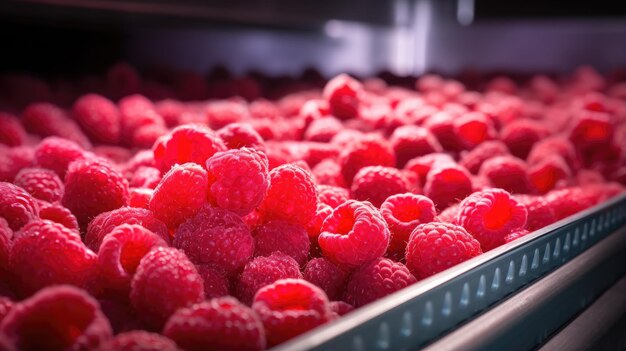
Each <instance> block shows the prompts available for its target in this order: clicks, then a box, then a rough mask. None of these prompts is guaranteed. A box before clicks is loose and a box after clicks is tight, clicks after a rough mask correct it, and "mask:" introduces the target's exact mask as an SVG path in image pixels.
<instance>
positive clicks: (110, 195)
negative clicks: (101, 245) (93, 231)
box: [62, 158, 129, 227]
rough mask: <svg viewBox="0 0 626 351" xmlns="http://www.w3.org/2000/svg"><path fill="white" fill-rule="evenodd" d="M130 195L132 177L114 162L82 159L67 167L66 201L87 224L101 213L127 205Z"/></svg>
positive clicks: (80, 219) (78, 218)
mask: <svg viewBox="0 0 626 351" xmlns="http://www.w3.org/2000/svg"><path fill="white" fill-rule="evenodd" d="M128 196H129V195H128V181H127V180H126V178H124V176H123V175H122V174H120V173H119V172H118V171H117V170H116V169H115V168H114V167H113V166H112V165H111V164H109V163H108V162H106V161H104V160H102V159H95V158H91V159H79V160H76V161H74V162H72V163H71V164H70V166H69V168H68V170H67V175H66V177H65V193H64V194H63V199H62V203H63V206H65V207H67V208H68V209H69V210H70V211H72V213H73V214H74V215H75V216H76V219H77V220H78V224H80V226H81V227H86V226H87V224H89V222H90V221H91V220H92V219H93V218H94V217H95V216H97V215H99V214H100V213H102V212H106V211H111V210H114V209H117V208H120V207H122V206H125V205H126V204H127V203H128Z"/></svg>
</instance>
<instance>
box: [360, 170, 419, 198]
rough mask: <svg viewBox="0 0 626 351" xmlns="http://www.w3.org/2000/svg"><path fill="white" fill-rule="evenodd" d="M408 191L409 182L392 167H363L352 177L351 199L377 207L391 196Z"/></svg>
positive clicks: (400, 172)
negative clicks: (367, 202)
mask: <svg viewBox="0 0 626 351" xmlns="http://www.w3.org/2000/svg"><path fill="white" fill-rule="evenodd" d="M407 191H409V181H408V180H407V179H406V177H405V176H404V174H403V173H402V171H400V170H398V169H397V168H392V167H382V166H369V167H363V168H361V170H359V172H358V173H357V174H356V175H355V176H354V180H353V182H352V187H351V191H350V192H351V195H352V198H353V199H355V200H359V201H369V202H371V203H372V204H373V205H374V206H376V207H379V206H380V205H381V204H382V203H383V201H385V199H387V198H388V197H389V196H391V195H395V194H400V193H405V192H407Z"/></svg>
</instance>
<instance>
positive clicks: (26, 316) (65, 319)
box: [0, 286, 113, 351]
mask: <svg viewBox="0 0 626 351" xmlns="http://www.w3.org/2000/svg"><path fill="white" fill-rule="evenodd" d="M0 330H1V331H2V334H3V335H4V336H6V338H7V339H8V340H9V341H10V342H11V344H12V345H14V346H15V348H16V349H19V350H25V351H26V350H94V349H97V348H98V346H100V345H101V344H102V343H104V342H105V341H106V340H107V339H109V338H110V337H112V336H113V331H112V330H111V326H110V325H109V321H108V320H107V319H106V317H105V316H104V314H102V311H101V310H100V306H98V302H97V301H96V300H94V299H93V298H92V297H91V296H89V295H88V294H87V293H86V292H84V291H82V290H80V289H76V288H74V287H71V286H55V287H50V288H47V289H44V290H41V291H40V292H38V293H37V294H35V295H33V296H32V297H30V298H29V299H26V300H24V301H22V302H20V303H19V304H16V305H15V306H14V307H13V309H12V310H11V312H9V314H8V315H7V316H6V317H5V318H4V320H3V321H2V324H1V325H0Z"/></svg>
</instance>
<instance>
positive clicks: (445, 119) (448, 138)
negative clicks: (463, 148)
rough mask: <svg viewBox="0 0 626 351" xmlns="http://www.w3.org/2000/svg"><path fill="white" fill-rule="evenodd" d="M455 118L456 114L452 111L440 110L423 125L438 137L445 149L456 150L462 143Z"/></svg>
mask: <svg viewBox="0 0 626 351" xmlns="http://www.w3.org/2000/svg"><path fill="white" fill-rule="evenodd" d="M454 120H455V115H453V114H452V113H450V112H447V111H440V112H437V113H435V114H433V115H431V116H430V117H429V118H428V119H427V120H426V121H425V122H424V124H423V125H422V126H423V127H424V128H426V129H428V130H429V131H430V132H431V133H432V134H433V135H434V136H435V137H436V138H437V140H438V141H439V143H440V144H441V146H443V148H444V150H447V151H456V150H458V149H460V145H459V140H458V139H457V136H456V132H455V130H454Z"/></svg>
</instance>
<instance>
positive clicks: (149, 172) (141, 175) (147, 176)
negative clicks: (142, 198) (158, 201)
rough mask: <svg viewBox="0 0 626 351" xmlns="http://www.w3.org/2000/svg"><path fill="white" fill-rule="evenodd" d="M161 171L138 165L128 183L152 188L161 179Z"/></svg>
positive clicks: (138, 186) (133, 185)
mask: <svg viewBox="0 0 626 351" xmlns="http://www.w3.org/2000/svg"><path fill="white" fill-rule="evenodd" d="M161 178H162V177H161V171H159V170H158V169H156V168H154V167H145V166H140V167H139V168H137V170H136V171H135V173H134V174H133V176H132V177H131V178H130V182H129V185H130V186H132V187H137V188H150V189H154V188H156V186H157V185H159V182H160V181H161Z"/></svg>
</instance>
